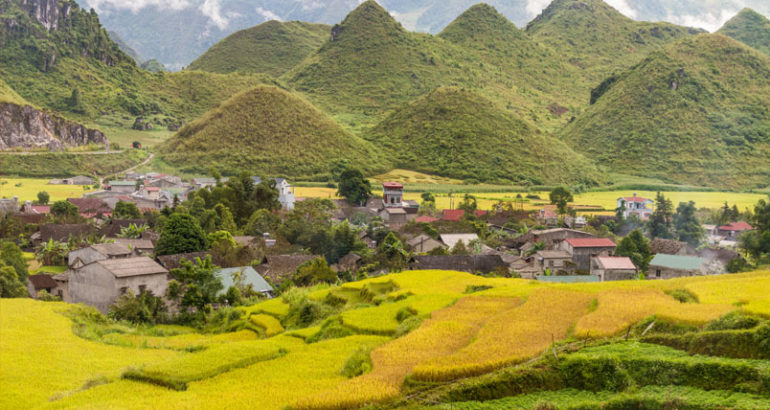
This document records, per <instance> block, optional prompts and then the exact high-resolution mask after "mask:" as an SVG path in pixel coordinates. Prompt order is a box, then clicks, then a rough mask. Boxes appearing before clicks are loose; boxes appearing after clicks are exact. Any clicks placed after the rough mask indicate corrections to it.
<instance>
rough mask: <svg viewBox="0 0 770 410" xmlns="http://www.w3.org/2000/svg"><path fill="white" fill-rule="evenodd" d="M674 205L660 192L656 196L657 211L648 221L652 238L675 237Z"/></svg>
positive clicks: (648, 228)
mask: <svg viewBox="0 0 770 410" xmlns="http://www.w3.org/2000/svg"><path fill="white" fill-rule="evenodd" d="M673 219H674V205H673V204H672V203H671V200H670V199H668V198H666V197H665V195H663V194H661V193H660V192H658V193H657V195H656V196H655V211H654V212H653V213H652V216H650V220H649V221H648V222H647V230H648V232H649V234H650V237H651V238H663V239H673V238H674V233H673Z"/></svg>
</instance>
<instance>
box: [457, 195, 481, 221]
mask: <svg viewBox="0 0 770 410" xmlns="http://www.w3.org/2000/svg"><path fill="white" fill-rule="evenodd" d="M478 207H479V204H478V202H477V201H476V197H475V196H473V195H471V194H465V196H464V197H463V200H462V202H460V205H459V206H458V207H457V209H462V210H463V212H464V214H465V217H466V218H474V217H475V216H476V209H478Z"/></svg>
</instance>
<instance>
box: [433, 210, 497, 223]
mask: <svg viewBox="0 0 770 410" xmlns="http://www.w3.org/2000/svg"><path fill="white" fill-rule="evenodd" d="M486 214H487V211H482V210H480V209H477V210H476V216H477V217H481V216H484V215H486ZM463 216H465V211H463V210H462V209H444V210H443V211H441V220H442V221H453V222H457V221H459V220H460V219H462V218H463Z"/></svg>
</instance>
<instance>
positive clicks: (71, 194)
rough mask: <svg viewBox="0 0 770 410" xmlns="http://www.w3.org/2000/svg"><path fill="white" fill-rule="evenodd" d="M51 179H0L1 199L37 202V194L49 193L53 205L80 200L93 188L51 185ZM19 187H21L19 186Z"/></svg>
mask: <svg viewBox="0 0 770 410" xmlns="http://www.w3.org/2000/svg"><path fill="white" fill-rule="evenodd" d="M48 181H50V179H44V178H5V177H0V198H13V197H14V196H18V197H19V202H21V203H24V201H37V193H38V192H40V191H45V192H48V195H50V197H51V199H50V201H51V203H53V202H55V201H63V200H66V199H67V198H80V197H81V196H83V194H84V193H87V192H89V190H92V189H93V187H91V186H85V188H88V190H86V189H84V187H83V186H80V185H49V184H48ZM17 185H19V186H17Z"/></svg>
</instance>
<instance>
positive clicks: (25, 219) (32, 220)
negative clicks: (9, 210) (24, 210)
mask: <svg viewBox="0 0 770 410" xmlns="http://www.w3.org/2000/svg"><path fill="white" fill-rule="evenodd" d="M13 217H14V218H16V219H18V220H19V221H21V222H22V223H24V224H32V225H40V224H41V223H43V222H45V220H46V218H47V217H48V216H47V215H46V214H16V215H14V216H13Z"/></svg>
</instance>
